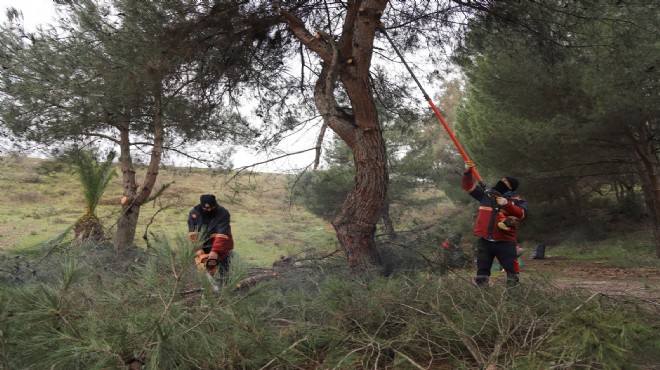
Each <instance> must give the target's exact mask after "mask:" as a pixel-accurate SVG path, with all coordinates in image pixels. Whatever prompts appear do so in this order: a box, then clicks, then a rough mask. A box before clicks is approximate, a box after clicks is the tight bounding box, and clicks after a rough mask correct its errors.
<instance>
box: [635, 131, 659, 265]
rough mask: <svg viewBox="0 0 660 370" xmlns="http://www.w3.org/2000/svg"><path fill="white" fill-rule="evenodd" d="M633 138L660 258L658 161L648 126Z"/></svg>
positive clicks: (639, 172)
mask: <svg viewBox="0 0 660 370" xmlns="http://www.w3.org/2000/svg"><path fill="white" fill-rule="evenodd" d="M632 137H633V152H632V155H633V159H634V161H635V164H636V166H635V167H636V168H637V173H638V175H639V178H640V182H641V184H642V192H643V194H644V201H645V203H646V205H647V207H648V208H649V215H650V216H651V220H652V222H653V238H654V242H655V254H656V257H657V258H660V177H659V175H658V160H657V157H656V156H655V154H654V152H653V148H652V138H651V134H650V132H649V131H648V127H647V126H646V124H641V125H640V126H639V130H638V132H637V133H636V135H632Z"/></svg>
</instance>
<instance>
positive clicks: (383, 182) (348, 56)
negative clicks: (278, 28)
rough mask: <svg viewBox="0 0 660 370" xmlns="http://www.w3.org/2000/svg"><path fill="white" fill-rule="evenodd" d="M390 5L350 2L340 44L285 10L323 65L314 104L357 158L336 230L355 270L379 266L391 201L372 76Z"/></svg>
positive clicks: (300, 37)
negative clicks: (383, 221)
mask: <svg viewBox="0 0 660 370" xmlns="http://www.w3.org/2000/svg"><path fill="white" fill-rule="evenodd" d="M386 5H387V1H386V0H373V1H349V2H347V3H346V15H345V18H344V24H343V27H342V34H341V35H340V37H339V38H338V39H337V38H336V35H329V34H327V33H325V32H323V31H318V34H317V35H316V36H315V35H312V34H311V33H310V32H309V31H308V30H307V29H306V28H305V24H304V22H302V21H301V20H300V19H299V18H297V17H296V16H295V15H293V14H292V13H289V12H287V11H286V10H284V9H281V10H280V12H281V14H282V15H283V16H284V18H285V19H286V20H287V22H288V24H289V27H290V28H291V31H292V32H293V34H294V35H295V36H296V37H297V38H298V40H300V42H301V43H303V44H304V45H305V46H306V47H307V48H309V49H310V50H312V51H314V52H315V53H316V54H317V55H318V56H319V57H320V58H321V60H322V61H323V62H322V64H323V69H322V71H321V74H320V75H319V79H318V80H317V82H316V86H315V89H314V101H315V103H316V106H317V108H318V109H319V113H321V116H322V117H323V120H324V122H325V124H327V125H328V127H330V128H331V129H332V130H333V131H334V132H335V133H336V134H337V135H339V137H341V139H342V140H344V142H346V144H347V145H348V146H349V147H350V148H351V151H352V152H353V157H354V159H355V172H356V174H355V185H354V186H353V188H352V189H351V191H350V192H349V194H348V196H347V197H346V199H345V200H344V202H342V204H341V206H340V207H339V210H338V211H337V213H336V214H335V217H334V219H333V221H332V225H333V226H334V228H335V231H336V232H337V239H338V240H339V243H340V245H341V246H342V248H343V250H344V251H345V253H346V256H347V259H348V265H349V266H350V267H352V268H354V269H356V270H363V269H366V268H368V267H370V266H373V265H377V264H379V263H380V259H379V257H378V251H377V250H376V241H375V239H374V237H375V233H376V224H377V223H378V220H379V219H380V217H381V210H382V207H383V205H384V202H385V199H386V195H387V184H388V174H387V160H386V154H385V143H384V141H383V135H382V131H381V128H380V124H379V122H378V114H377V112H376V104H375V102H374V97H373V91H372V90H371V85H370V83H369V70H370V66H371V58H372V53H373V45H374V37H375V34H376V30H377V28H378V26H379V24H380V17H381V16H382V14H383V11H384V9H385V6H386ZM339 81H341V84H342V85H343V87H344V90H345V93H346V95H347V96H348V99H349V101H350V107H348V106H345V105H344V106H341V105H340V104H338V103H337V101H336V99H335V90H336V88H337V83H338V82H339Z"/></svg>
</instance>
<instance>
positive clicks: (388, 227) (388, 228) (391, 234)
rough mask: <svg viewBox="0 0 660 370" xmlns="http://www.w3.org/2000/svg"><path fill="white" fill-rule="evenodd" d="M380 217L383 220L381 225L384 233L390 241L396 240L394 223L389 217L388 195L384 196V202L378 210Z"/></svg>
mask: <svg viewBox="0 0 660 370" xmlns="http://www.w3.org/2000/svg"><path fill="white" fill-rule="evenodd" d="M380 213H381V215H380V218H381V220H382V221H383V227H384V228H385V233H386V234H387V237H388V238H389V239H390V241H394V240H396V237H397V235H396V231H395V230H394V224H393V223H392V219H391V218H390V199H389V197H386V198H385V203H384V204H383V209H382V210H381V211H380Z"/></svg>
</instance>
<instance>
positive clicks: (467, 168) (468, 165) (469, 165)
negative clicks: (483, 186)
mask: <svg viewBox="0 0 660 370" xmlns="http://www.w3.org/2000/svg"><path fill="white" fill-rule="evenodd" d="M472 168H474V162H472V161H467V162H465V172H469V171H472Z"/></svg>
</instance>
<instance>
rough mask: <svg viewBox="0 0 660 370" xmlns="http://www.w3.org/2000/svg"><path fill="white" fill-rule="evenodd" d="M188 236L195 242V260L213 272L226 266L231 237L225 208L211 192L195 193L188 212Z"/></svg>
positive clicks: (224, 268)
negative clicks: (197, 202) (196, 195)
mask: <svg viewBox="0 0 660 370" xmlns="http://www.w3.org/2000/svg"><path fill="white" fill-rule="evenodd" d="M188 237H189V238H190V241H191V242H192V243H193V244H194V245H195V246H198V247H199V246H200V243H201V247H199V248H198V249H197V250H196V251H195V263H196V264H197V266H198V267H199V268H200V269H206V270H207V271H208V273H209V274H210V275H211V276H213V275H214V274H215V273H216V272H217V271H218V270H220V271H221V273H225V272H226V271H227V270H228V269H229V263H230V258H231V251H232V250H233V249H234V239H233V238H232V235H231V225H230V215H229V211H227V209H225V208H224V207H222V206H220V205H219V204H218V202H217V200H216V198H215V195H213V194H204V195H202V196H200V197H199V204H198V205H196V206H195V207H193V209H191V210H190V213H189V214H188Z"/></svg>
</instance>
